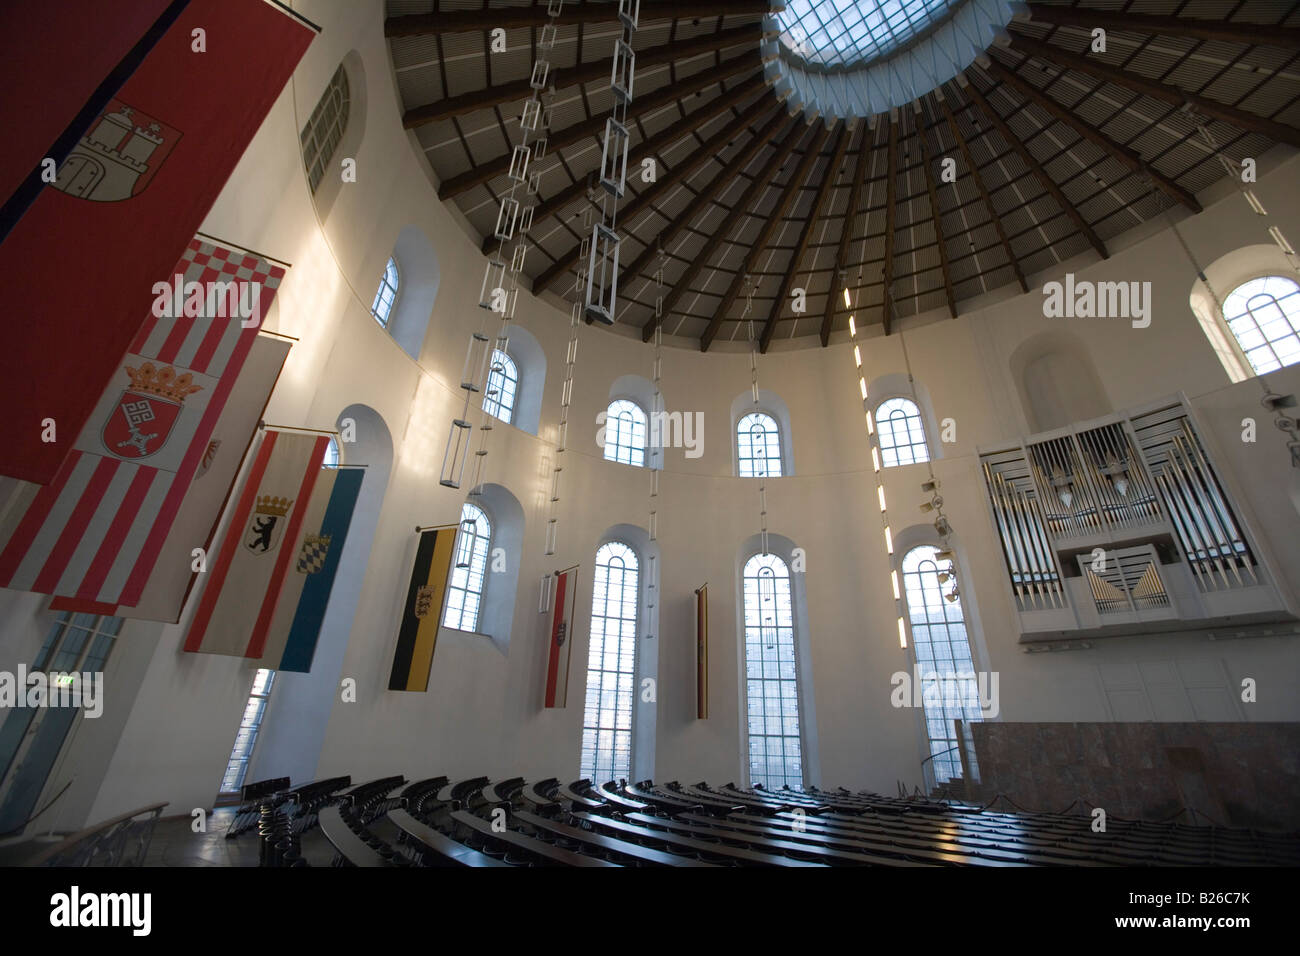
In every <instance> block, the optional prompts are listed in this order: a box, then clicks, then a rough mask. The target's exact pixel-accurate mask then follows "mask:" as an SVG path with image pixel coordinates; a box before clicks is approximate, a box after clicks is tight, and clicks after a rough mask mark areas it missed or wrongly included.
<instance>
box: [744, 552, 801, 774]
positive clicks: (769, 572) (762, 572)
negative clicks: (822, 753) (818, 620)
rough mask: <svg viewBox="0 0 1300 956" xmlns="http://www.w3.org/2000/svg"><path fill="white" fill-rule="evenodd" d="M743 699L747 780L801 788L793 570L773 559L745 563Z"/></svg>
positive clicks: (772, 556)
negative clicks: (747, 762) (746, 747)
mask: <svg viewBox="0 0 1300 956" xmlns="http://www.w3.org/2000/svg"><path fill="white" fill-rule="evenodd" d="M742 583H743V590H744V598H745V697H746V700H747V702H748V720H749V781H750V783H751V784H762V785H763V786H764V787H766V788H768V789H769V790H771V789H778V788H780V787H783V786H789V787H802V786H803V747H802V738H801V736H800V730H799V679H798V662H797V661H795V655H794V609H793V606H792V604H791V600H790V569H789V568H787V567H786V564H785V562H784V561H782V560H781V559H780V558H779V557H777V556H776V555H775V554H756V555H754V556H753V557H752V558H750V559H749V560H748V561H746V562H745V570H744V575H743V582H742Z"/></svg>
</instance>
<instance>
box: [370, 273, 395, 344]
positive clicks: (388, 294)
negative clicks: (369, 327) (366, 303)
mask: <svg viewBox="0 0 1300 956" xmlns="http://www.w3.org/2000/svg"><path fill="white" fill-rule="evenodd" d="M400 282H401V278H400V277H399V276H398V274H397V260H396V259H394V258H393V257H392V256H389V257H388V264H387V265H385V266H384V274H383V275H382V276H380V278H379V288H378V289H376V290H375V301H374V302H373V303H371V305H370V314H371V315H373V316H374V317H375V321H376V322H378V323H379V324H380V326H381V327H383V328H385V329H386V328H388V317H389V316H390V315H391V314H392V312H393V304H394V303H395V302H397V286H398V284H399V283H400Z"/></svg>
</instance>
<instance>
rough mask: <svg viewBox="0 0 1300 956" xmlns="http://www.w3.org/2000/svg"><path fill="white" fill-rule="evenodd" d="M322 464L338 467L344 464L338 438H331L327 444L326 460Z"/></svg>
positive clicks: (327, 466) (328, 466)
mask: <svg viewBox="0 0 1300 956" xmlns="http://www.w3.org/2000/svg"><path fill="white" fill-rule="evenodd" d="M321 464H322V465H324V466H325V467H326V468H337V467H338V466H339V465H341V464H343V455H342V453H341V452H340V450H339V440H338V439H337V438H331V439H330V443H329V444H328V445H326V446H325V460H324V461H323V462H322V463H321Z"/></svg>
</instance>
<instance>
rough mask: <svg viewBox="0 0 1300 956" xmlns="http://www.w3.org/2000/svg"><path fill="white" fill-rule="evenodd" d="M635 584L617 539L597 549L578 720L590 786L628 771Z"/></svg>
mask: <svg viewBox="0 0 1300 956" xmlns="http://www.w3.org/2000/svg"><path fill="white" fill-rule="evenodd" d="M639 582H640V568H639V563H638V561H637V556H636V552H635V551H633V550H632V549H631V548H630V547H629V546H628V545H626V544H624V543H623V542H622V541H610V542H608V543H607V544H603V545H601V546H600V550H598V551H597V552H596V581H595V586H594V588H593V590H592V595H591V646H590V649H589V650H588V652H587V700H586V706H585V708H584V710H583V716H582V776H584V777H586V778H587V779H589V780H591V781H592V782H593V783H596V784H601V783H604V782H606V781H608V780H617V779H619V778H627V777H628V776H630V775H631V772H632V700H633V690H634V686H633V682H634V681H635V680H636V628H637V606H638V603H639V594H640V590H639V587H638V585H639Z"/></svg>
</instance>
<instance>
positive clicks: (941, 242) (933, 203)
mask: <svg viewBox="0 0 1300 956" xmlns="http://www.w3.org/2000/svg"><path fill="white" fill-rule="evenodd" d="M912 117H913V119H914V120H915V121H916V138H917V140H918V141H919V142H920V143H921V165H922V166H924V167H925V188H926V192H928V193H929V194H930V218H931V219H933V220H934V239H935V244H936V245H937V246H938V248H939V267H940V269H941V271H942V272H943V288H944V292H945V293H947V296H948V311H949V312H950V313H951V314H952V317H953V318H954V319H955V318H957V297H956V296H955V295H954V294H953V291H952V272H951V270H950V269H949V268H948V246H947V239H946V237H945V236H944V234H943V216H942V215H941V214H940V211H939V192H938V190H937V189H935V188H934V169H933V168H931V167H932V164H933V159H932V157H931V153H930V144H929V142H927V140H926V138H925V116H924V115H923V114H922V113H921V110H920V106H919V104H914V105H913V108H912Z"/></svg>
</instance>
